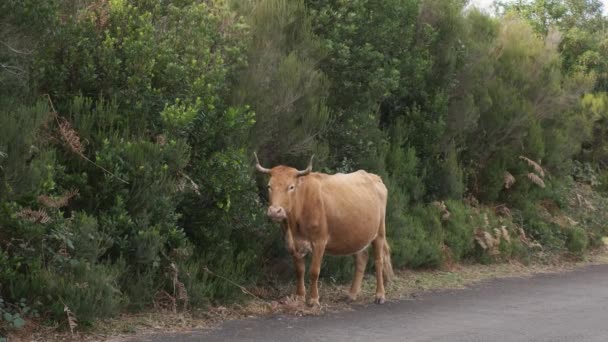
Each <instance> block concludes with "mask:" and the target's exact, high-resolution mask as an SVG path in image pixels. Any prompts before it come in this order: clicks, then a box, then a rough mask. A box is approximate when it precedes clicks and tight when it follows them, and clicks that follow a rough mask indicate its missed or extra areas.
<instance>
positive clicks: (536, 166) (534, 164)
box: [519, 156, 545, 178]
mask: <svg viewBox="0 0 608 342" xmlns="http://www.w3.org/2000/svg"><path fill="white" fill-rule="evenodd" d="M519 159H521V160H524V161H525V162H526V163H528V165H530V166H532V168H534V171H535V172H536V173H538V174H539V175H540V176H541V177H542V178H544V177H545V169H543V167H542V166H540V165H539V164H538V163H537V162H535V161H534V160H532V159H530V158H526V157H524V156H519Z"/></svg>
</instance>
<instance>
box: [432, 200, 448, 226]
mask: <svg viewBox="0 0 608 342" xmlns="http://www.w3.org/2000/svg"><path fill="white" fill-rule="evenodd" d="M433 205H434V206H435V207H436V208H437V209H439V211H441V220H442V221H447V220H449V219H450V216H451V214H450V212H449V211H448V207H447V206H446V205H445V203H444V202H443V201H441V202H438V201H435V202H433Z"/></svg>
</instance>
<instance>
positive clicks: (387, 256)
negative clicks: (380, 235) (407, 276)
mask: <svg viewBox="0 0 608 342" xmlns="http://www.w3.org/2000/svg"><path fill="white" fill-rule="evenodd" d="M382 254H383V255H382V259H383V260H382V261H383V266H384V267H383V270H382V275H384V281H386V282H387V283H388V282H390V281H391V280H392V279H393V277H394V276H395V273H394V272H393V263H392V262H391V247H390V246H389V245H388V241H387V240H386V239H385V240H384V248H382Z"/></svg>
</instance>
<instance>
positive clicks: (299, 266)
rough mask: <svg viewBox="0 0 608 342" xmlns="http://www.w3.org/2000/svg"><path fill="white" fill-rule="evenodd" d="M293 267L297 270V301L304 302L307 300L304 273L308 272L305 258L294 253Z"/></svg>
mask: <svg viewBox="0 0 608 342" xmlns="http://www.w3.org/2000/svg"><path fill="white" fill-rule="evenodd" d="M292 258H293V265H294V268H295V269H296V293H295V296H296V299H298V300H302V302H304V300H305V298H306V287H305V286H304V272H305V270H306V264H305V262H304V256H303V255H299V254H298V253H297V252H295V253H293V255H292Z"/></svg>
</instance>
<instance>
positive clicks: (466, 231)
mask: <svg viewBox="0 0 608 342" xmlns="http://www.w3.org/2000/svg"><path fill="white" fill-rule="evenodd" d="M445 204H446V207H447V210H448V211H449V213H450V217H449V219H448V220H446V221H445V222H444V223H443V241H444V243H445V244H446V246H448V247H449V248H450V251H451V252H452V257H453V258H454V260H455V261H459V260H461V259H463V258H464V257H466V256H467V255H469V254H471V252H472V251H473V248H474V241H475V240H474V236H473V234H474V232H475V228H476V227H475V225H474V222H473V219H472V214H473V213H472V212H471V211H470V209H469V208H467V207H466V206H465V205H464V204H463V203H462V202H459V201H456V200H449V201H447V202H446V203H445Z"/></svg>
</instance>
